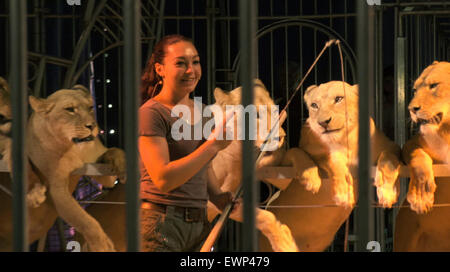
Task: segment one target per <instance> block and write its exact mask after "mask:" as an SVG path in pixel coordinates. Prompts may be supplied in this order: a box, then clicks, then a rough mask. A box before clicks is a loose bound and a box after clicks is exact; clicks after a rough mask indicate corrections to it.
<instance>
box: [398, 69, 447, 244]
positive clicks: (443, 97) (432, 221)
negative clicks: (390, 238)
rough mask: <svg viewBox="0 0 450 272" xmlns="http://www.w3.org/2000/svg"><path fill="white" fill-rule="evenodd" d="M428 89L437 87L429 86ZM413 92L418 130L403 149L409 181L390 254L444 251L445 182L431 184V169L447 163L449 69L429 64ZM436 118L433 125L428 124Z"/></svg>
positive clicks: (414, 115)
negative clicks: (441, 205)
mask: <svg viewBox="0 0 450 272" xmlns="http://www.w3.org/2000/svg"><path fill="white" fill-rule="evenodd" d="M434 83H437V84H438V85H436V87H435V86H433V84H434ZM414 89H415V90H416V92H415V94H414V97H413V99H412V100H411V102H410V104H409V111H410V114H411V119H412V120H413V121H414V122H419V121H421V120H432V123H428V124H422V125H421V126H420V133H419V134H418V135H415V136H414V137H413V138H412V139H411V140H409V141H408V142H407V143H406V144H405V146H404V147H403V159H404V161H405V163H407V164H408V165H409V166H410V181H409V190H408V194H407V201H405V203H404V204H405V205H409V207H410V208H411V209H409V208H401V209H400V211H399V213H398V215H397V219H396V227H395V234H394V250H396V251H449V250H450V221H449V220H448V218H449V215H450V207H436V208H433V204H448V203H450V183H449V182H450V178H436V180H435V178H434V174H433V169H432V164H433V163H437V164H438V163H439V164H448V163H449V162H450V160H449V159H450V157H449V156H450V153H449V145H450V63H449V62H437V61H436V62H434V63H433V64H432V65H430V66H428V67H427V68H426V69H425V70H424V71H423V72H422V74H421V75H420V76H419V78H418V79H417V80H416V82H415V83H414ZM438 114H442V118H441V120H440V122H439V123H436V122H435V120H433V118H435V117H436V116H438Z"/></svg>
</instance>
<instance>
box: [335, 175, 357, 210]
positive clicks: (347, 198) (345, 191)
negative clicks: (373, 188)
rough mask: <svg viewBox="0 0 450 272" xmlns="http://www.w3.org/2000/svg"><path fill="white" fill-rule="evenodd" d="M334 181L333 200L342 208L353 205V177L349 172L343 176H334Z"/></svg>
mask: <svg viewBox="0 0 450 272" xmlns="http://www.w3.org/2000/svg"><path fill="white" fill-rule="evenodd" d="M333 183H334V198H333V199H334V202H335V203H336V205H338V206H342V207H344V208H353V207H354V206H355V194H354V191H353V177H352V175H351V174H350V173H347V174H346V175H345V178H340V179H339V178H335V179H333Z"/></svg>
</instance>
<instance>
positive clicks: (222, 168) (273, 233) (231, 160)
mask: <svg viewBox="0 0 450 272" xmlns="http://www.w3.org/2000/svg"><path fill="white" fill-rule="evenodd" d="M241 93H242V88H240V87H239V88H236V89H234V90H232V91H230V92H228V93H226V92H224V91H223V90H221V89H220V88H216V89H215V91H214V98H215V100H216V105H219V106H221V107H222V108H223V110H225V109H226V106H227V105H239V104H240V103H241ZM254 96H255V99H254V105H255V106H256V108H257V109H258V111H260V109H261V106H267V118H263V116H262V115H263V114H264V113H265V111H264V110H263V111H260V112H261V113H263V114H261V115H257V126H256V127H257V129H261V128H263V127H262V126H266V131H267V132H268V131H269V130H270V128H271V126H272V125H273V124H272V122H271V120H272V115H271V114H272V112H271V109H270V108H271V106H275V104H274V102H273V100H272V99H271V97H270V94H269V92H268V91H267V90H266V87H265V86H264V84H263V83H262V82H261V81H260V80H255V87H254ZM235 125H236V123H235ZM235 129H236V128H235ZM278 129H279V133H278V135H275V137H274V139H272V140H275V142H278V146H277V148H276V150H274V151H270V152H267V153H266V154H265V156H264V157H263V158H262V159H261V160H260V162H259V164H258V165H256V166H255V168H256V169H258V168H261V167H263V166H271V165H279V164H280V163H281V160H282V159H283V157H284V153H285V149H284V137H285V136H286V133H285V132H284V130H283V128H282V127H281V126H279V128H278ZM264 140H265V137H257V140H256V141H255V145H256V147H257V148H258V149H259V148H260V147H261V145H262V144H263V142H264ZM241 145H242V142H241V141H233V142H232V143H231V144H230V145H229V146H228V147H226V148H225V149H223V150H221V151H220V152H219V153H217V155H216V156H215V157H214V159H213V160H212V161H211V163H210V164H209V168H208V178H209V179H210V180H212V181H213V182H214V183H215V184H216V185H217V186H219V187H220V188H221V190H222V191H229V192H236V190H237V188H238V187H239V185H240V184H241V179H242V146H241ZM257 155H258V154H257V153H255V156H257ZM255 159H256V158H255ZM218 213H219V211H218V210H217V208H216V207H215V206H214V205H213V204H212V203H210V202H208V217H209V218H210V220H212V219H213V218H214V217H215V216H216V215H217V214H218ZM241 216H242V214H241V213H240V212H237V213H236V214H235V215H234V214H233V215H232V216H231V218H232V219H235V220H237V221H242V218H241ZM256 228H257V229H259V230H260V231H261V232H262V233H263V234H264V235H265V236H266V237H267V239H269V241H270V244H271V247H272V249H273V250H274V251H297V250H298V249H297V246H296V245H295V242H294V241H293V238H292V236H291V233H290V230H289V228H288V227H287V226H286V225H283V224H281V223H280V222H279V221H278V220H277V219H276V218H275V216H274V215H273V214H272V213H271V212H269V211H266V210H261V209H259V208H258V209H257V210H256Z"/></svg>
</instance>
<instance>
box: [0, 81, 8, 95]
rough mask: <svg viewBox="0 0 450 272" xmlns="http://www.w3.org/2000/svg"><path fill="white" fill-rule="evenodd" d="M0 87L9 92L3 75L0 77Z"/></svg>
mask: <svg viewBox="0 0 450 272" xmlns="http://www.w3.org/2000/svg"><path fill="white" fill-rule="evenodd" d="M0 88H1V89H3V90H4V91H5V92H7V93H9V86H8V82H6V80H5V79H4V78H3V77H0Z"/></svg>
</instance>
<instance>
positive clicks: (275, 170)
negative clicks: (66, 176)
mask: <svg viewBox="0 0 450 272" xmlns="http://www.w3.org/2000/svg"><path fill="white" fill-rule="evenodd" d="M376 171H377V168H376V166H373V167H372V168H371V170H370V177H371V178H374V177H375V173H376ZM409 171H410V170H409V167H408V166H406V165H403V164H402V165H401V166H400V173H399V177H400V178H409V176H410V172H409ZM0 172H9V170H8V166H7V164H6V161H4V160H0ZM350 172H352V174H353V175H355V176H356V173H357V172H356V168H354V169H350ZM433 173H434V176H435V177H450V165H448V164H433ZM72 174H73V175H85V176H115V175H117V173H116V172H114V171H113V168H112V166H111V165H109V164H104V163H86V164H85V165H84V166H83V167H82V168H79V169H77V170H75V171H74V172H72ZM319 175H320V177H321V178H327V175H326V173H325V172H324V171H322V170H320V171H319ZM256 177H257V178H258V179H279V180H283V179H287V180H291V179H293V178H295V169H294V167H292V166H266V167H262V168H260V169H258V170H256Z"/></svg>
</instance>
